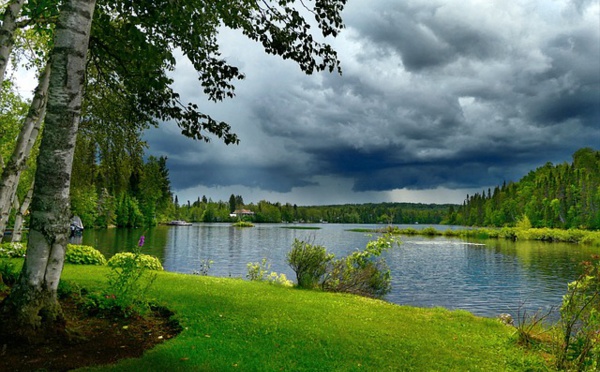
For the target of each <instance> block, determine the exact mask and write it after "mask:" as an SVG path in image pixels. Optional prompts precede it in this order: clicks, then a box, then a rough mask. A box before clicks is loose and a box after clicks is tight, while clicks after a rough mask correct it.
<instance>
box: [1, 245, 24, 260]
mask: <svg viewBox="0 0 600 372" xmlns="http://www.w3.org/2000/svg"><path fill="white" fill-rule="evenodd" d="M26 252H27V247H26V246H25V245H24V244H23V243H2V244H0V258H18V257H25V253H26Z"/></svg>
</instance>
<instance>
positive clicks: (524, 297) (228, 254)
mask: <svg viewBox="0 0 600 372" xmlns="http://www.w3.org/2000/svg"><path fill="white" fill-rule="evenodd" d="M316 226H318V227H320V229H319V230H294V229H284V228H282V225H268V224H266V225H257V226H256V227H254V228H235V227H231V226H230V225H229V224H199V225H193V226H173V227H167V226H159V227H156V228H153V229H150V230H141V229H132V230H126V229H109V230H97V231H94V230H90V231H85V233H84V237H83V243H84V244H89V245H92V246H94V247H96V248H97V249H99V250H100V251H101V252H102V253H104V254H105V255H106V256H107V257H110V256H112V255H114V254H115V253H117V252H119V251H128V250H131V248H133V247H135V245H136V244H137V241H138V239H139V237H140V235H145V236H146V244H145V246H144V252H145V253H148V254H152V255H155V256H157V257H159V258H160V259H161V260H162V261H163V265H164V267H165V269H166V270H168V271H174V272H181V273H192V272H195V271H199V270H200V268H201V265H202V263H203V262H204V261H205V260H211V261H213V264H212V266H211V268H210V270H209V275H212V276H230V277H242V278H243V277H245V275H246V273H247V266H246V265H247V264H248V263H249V262H259V261H261V260H262V258H267V259H268V260H269V261H270V262H271V263H272V267H271V269H272V270H273V271H276V272H279V273H284V274H286V275H287V276H288V277H289V278H294V273H293V271H292V270H291V269H290V268H289V267H288V266H287V264H286V263H285V257H286V254H287V252H288V251H289V249H290V247H291V245H292V243H293V241H294V239H296V238H297V239H300V240H305V241H310V242H312V243H314V244H320V245H323V246H325V247H326V248H327V249H328V250H329V251H330V252H333V253H335V254H336V256H338V257H339V256H342V255H346V254H348V253H350V252H352V251H353V250H355V249H362V248H364V247H365V245H366V243H367V242H368V241H369V240H371V239H373V238H372V237H370V236H368V235H367V234H363V233H356V232H349V231H347V230H348V229H350V228H353V227H362V228H365V226H364V225H362V226H352V225H336V224H327V225H316ZM368 227H369V226H367V228H368ZM373 227H374V226H373ZM436 228H438V229H441V228H444V227H437V226H436ZM402 240H403V244H402V245H401V246H399V247H396V248H394V249H392V250H391V251H389V252H387V253H386V254H385V257H386V259H387V262H388V264H389V266H390V270H391V274H392V292H391V293H390V294H389V295H388V296H387V299H388V300H389V301H391V302H394V303H398V304H407V305H414V306H426V307H431V306H443V307H446V308H451V309H465V310H469V311H471V312H473V313H475V314H477V315H483V316H496V315H497V314H499V313H502V312H510V313H512V314H516V312H517V309H518V308H519V307H520V306H523V305H525V307H526V308H527V309H528V312H532V311H535V310H538V309H542V310H548V309H550V308H552V307H557V306H558V305H559V304H560V301H561V298H562V295H563V294H564V292H565V290H566V285H567V283H568V282H569V281H572V280H574V279H575V278H576V277H577V276H578V274H579V272H580V267H579V262H581V261H583V260H585V259H588V258H589V257H590V255H591V254H593V253H598V252H599V251H600V249H598V248H590V247H582V246H578V245H573V244H560V243H552V244H549V243H540V242H512V241H504V240H483V241H478V240H471V241H463V240H460V239H450V238H445V237H436V238H426V237H414V236H411V237H403V238H402Z"/></svg>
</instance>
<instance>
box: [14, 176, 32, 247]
mask: <svg viewBox="0 0 600 372" xmlns="http://www.w3.org/2000/svg"><path fill="white" fill-rule="evenodd" d="M34 185H35V181H33V182H32V183H31V187H30V188H29V191H27V195H25V198H24V199H23V203H21V207H20V208H19V210H18V211H17V214H16V216H15V226H14V228H13V233H12V242H13V243H18V242H20V241H21V239H23V219H24V218H25V217H24V216H25V213H26V212H27V209H28V208H29V204H31V197H32V196H33V186H34Z"/></svg>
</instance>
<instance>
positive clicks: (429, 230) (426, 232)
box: [420, 226, 440, 236]
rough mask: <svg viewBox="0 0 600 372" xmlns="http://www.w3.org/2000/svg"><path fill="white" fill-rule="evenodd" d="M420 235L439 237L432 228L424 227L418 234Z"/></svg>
mask: <svg viewBox="0 0 600 372" xmlns="http://www.w3.org/2000/svg"><path fill="white" fill-rule="evenodd" d="M420 234H421V235H426V236H436V235H440V233H439V232H438V231H437V230H436V229H435V228H434V227H431V226H430V227H426V228H424V229H423V230H421V232H420Z"/></svg>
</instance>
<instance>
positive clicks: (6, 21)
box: [0, 0, 25, 85]
mask: <svg viewBox="0 0 600 372" xmlns="http://www.w3.org/2000/svg"><path fill="white" fill-rule="evenodd" d="M24 2H25V0H11V1H10V2H9V3H8V5H7V6H6V10H5V11H4V15H3V16H2V26H0V85H2V82H3V81H4V74H5V73H6V66H7V65H8V60H9V58H10V52H11V51H12V47H13V45H14V43H15V38H14V33H15V30H16V29H17V22H16V20H17V17H18V16H19V14H20V13H21V8H22V7H23V3H24Z"/></svg>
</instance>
